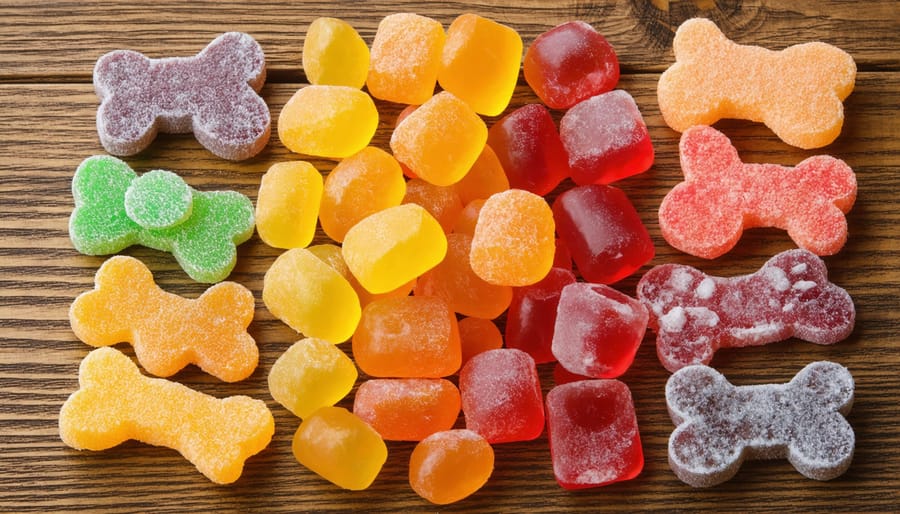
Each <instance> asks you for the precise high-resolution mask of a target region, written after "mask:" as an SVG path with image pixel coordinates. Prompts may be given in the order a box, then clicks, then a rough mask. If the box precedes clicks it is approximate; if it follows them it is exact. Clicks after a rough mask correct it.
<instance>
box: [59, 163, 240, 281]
mask: <svg viewBox="0 0 900 514" xmlns="http://www.w3.org/2000/svg"><path fill="white" fill-rule="evenodd" d="M186 192H190V196H191V200H190V202H186V201H185V198H186V194H187V193H186ZM72 196H73V197H74V199H75V209H74V210H73V211H72V215H71V217H70V218H69V237H70V238H71V240H72V244H73V245H74V246H75V249H76V250H78V251H79V252H81V253H83V254H87V255H108V254H111V253H117V252H119V251H120V250H122V249H124V248H127V247H129V246H131V245H133V244H141V245H143V246H147V247H150V248H153V249H156V250H161V251H165V252H171V253H172V255H173V256H174V257H175V259H176V260H177V261H178V263H179V264H180V265H181V267H182V268H183V269H184V271H185V272H186V273H187V274H188V276H190V277H191V278H192V279H194V280H196V281H198V282H207V283H213V282H219V281H221V280H224V279H225V277H227V276H228V274H229V273H231V270H232V269H233V268H234V265H235V262H236V259H237V249H236V248H235V246H236V245H238V244H241V243H243V242H244V241H246V240H248V239H250V236H252V235H253V226H254V218H253V204H252V203H251V202H250V199H248V198H247V197H246V196H244V195H242V194H240V193H237V192H234V191H216V192H201V191H197V190H194V189H192V188H191V187H190V186H188V185H187V184H185V183H184V181H183V180H181V178H180V177H178V176H177V175H175V174H174V173H171V172H167V171H163V170H156V171H152V172H149V173H145V174H144V175H142V176H141V177H138V176H137V174H136V173H135V172H134V171H133V170H132V169H131V168H130V167H128V165H127V164H125V163H124V162H123V161H121V160H119V159H116V158H115V157H111V156H108V155H95V156H93V157H89V158H87V159H85V160H84V161H82V163H81V164H80V165H79V166H78V169H77V170H75V176H74V177H73V178H72ZM126 203H127V204H128V205H127V206H126ZM129 211H130V212H131V213H132V214H129ZM131 215H134V216H135V218H136V219H134V218H131Z"/></svg>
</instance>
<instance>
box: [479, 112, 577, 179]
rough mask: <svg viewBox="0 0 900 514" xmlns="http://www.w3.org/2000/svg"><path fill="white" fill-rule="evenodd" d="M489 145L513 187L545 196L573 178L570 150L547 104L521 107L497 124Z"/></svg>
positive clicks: (490, 135)
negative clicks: (568, 178) (570, 177)
mask: <svg viewBox="0 0 900 514" xmlns="http://www.w3.org/2000/svg"><path fill="white" fill-rule="evenodd" d="M488 145H489V146H490V147H491V148H492V149H493V150H494V153H496V154H497V158H498V159H500V163H501V164H502V165H503V169H504V170H505V171H506V176H507V178H509V187H511V188H514V189H525V190H526V191H531V192H532V193H534V194H537V195H541V196H543V195H546V194H547V193H549V192H550V191H553V188H555V187H556V186H557V185H558V184H559V183H560V182H562V181H563V179H565V178H566V177H568V176H569V164H568V156H567V155H566V150H565V149H564V148H563V144H562V141H561V140H560V138H559V133H558V132H557V130H556V124H555V123H553V118H552V117H551V116H550V113H549V112H548V111H547V109H546V108H545V107H544V106H543V105H540V104H528V105H525V106H523V107H519V108H518V109H516V110H515V111H513V112H511V113H509V114H508V115H506V116H505V117H503V118H502V119H501V120H499V121H498V122H496V123H494V125H493V126H492V127H491V129H490V131H489V132H488Z"/></svg>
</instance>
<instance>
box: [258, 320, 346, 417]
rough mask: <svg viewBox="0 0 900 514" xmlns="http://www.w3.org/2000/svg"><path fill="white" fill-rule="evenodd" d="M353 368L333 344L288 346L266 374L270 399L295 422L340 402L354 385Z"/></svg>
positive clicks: (309, 342)
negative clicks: (292, 416)
mask: <svg viewBox="0 0 900 514" xmlns="http://www.w3.org/2000/svg"><path fill="white" fill-rule="evenodd" d="M358 375H359V373H358V372H357V371H356V365H355V364H354V363H353V361H352V360H351V359H350V357H348V356H347V354H346V353H344V352H342V351H341V350H340V349H339V348H338V347H337V346H335V345H334V343H331V342H329V341H325V340H324V339H316V338H314V337H308V338H306V339H301V340H299V341H297V342H296V343H294V344H292V345H291V346H290V347H289V348H288V349H287V350H285V351H284V353H282V354H281V355H280V356H279V357H278V360H276V361H275V364H273V365H272V369H271V370H269V377H268V385H269V394H271V395H272V398H273V399H274V400H275V401H276V402H278V403H280V404H281V405H282V406H284V407H285V408H286V409H287V410H289V411H291V412H292V413H294V415H296V416H297V417H299V418H307V417H309V416H310V415H311V414H312V413H313V412H315V411H316V410H318V409H319V408H320V407H327V406H331V405H334V404H335V403H337V402H339V401H341V400H342V399H343V398H344V397H345V396H347V394H348V393H350V390H351V389H353V385H354V384H355V383H356V377H357V376H358Z"/></svg>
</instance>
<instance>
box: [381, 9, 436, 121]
mask: <svg viewBox="0 0 900 514" xmlns="http://www.w3.org/2000/svg"><path fill="white" fill-rule="evenodd" d="M446 39H447V35H446V34H444V27H443V26H442V25H441V24H440V22H438V21H435V20H433V19H431V18H427V17H425V16H419V15H417V14H412V13H397V14H392V15H390V16H385V18H384V19H382V20H381V22H380V23H379V24H378V29H377V30H376V32H375V39H374V40H373V41H372V51H371V53H370V58H369V76H368V78H367V79H366V85H367V86H368V88H369V93H371V94H372V96H374V97H375V98H380V99H382V100H387V101H389V102H397V103H404V104H421V103H424V102H425V101H426V100H428V99H429V98H431V95H433V94H434V86H435V84H436V83H437V76H438V68H439V67H440V63H441V51H442V49H443V48H444V41H445V40H446Z"/></svg>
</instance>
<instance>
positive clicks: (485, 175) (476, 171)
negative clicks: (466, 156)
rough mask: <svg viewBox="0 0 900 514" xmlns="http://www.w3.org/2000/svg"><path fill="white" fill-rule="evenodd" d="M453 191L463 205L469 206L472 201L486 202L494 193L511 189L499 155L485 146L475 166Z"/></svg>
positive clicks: (454, 186)
mask: <svg viewBox="0 0 900 514" xmlns="http://www.w3.org/2000/svg"><path fill="white" fill-rule="evenodd" d="M453 189H455V190H456V194H458V195H459V200H460V201H461V202H462V204H463V205H467V204H468V203H469V202H471V201H472V200H479V199H481V200H486V199H487V198H488V197H490V196H491V195H492V194H494V193H500V192H502V191H506V190H507V189H509V179H508V178H507V177H506V172H505V171H503V165H502V164H500V159H499V158H498V157H497V154H496V153H495V152H494V150H493V149H492V148H491V147H490V146H489V145H484V149H483V150H482V151H481V155H479V156H478V159H477V160H476V161H475V164H473V165H472V167H471V168H469V171H468V173H466V174H465V176H463V178H461V179H459V182H457V183H455V184H453Z"/></svg>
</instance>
